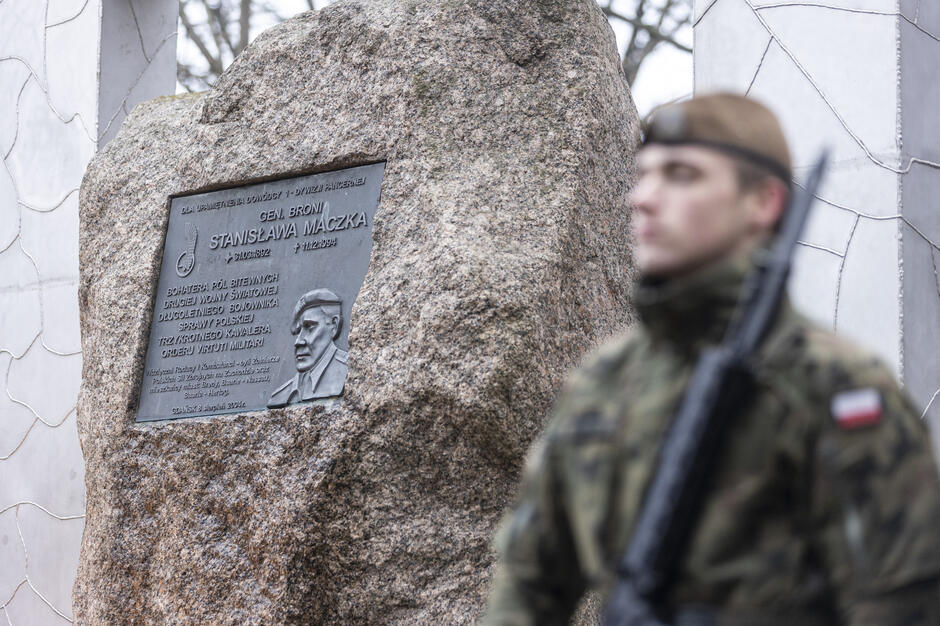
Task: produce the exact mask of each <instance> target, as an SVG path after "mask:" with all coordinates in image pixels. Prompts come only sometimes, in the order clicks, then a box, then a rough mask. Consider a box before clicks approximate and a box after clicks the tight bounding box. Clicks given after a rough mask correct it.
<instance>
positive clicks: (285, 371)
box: [137, 163, 385, 422]
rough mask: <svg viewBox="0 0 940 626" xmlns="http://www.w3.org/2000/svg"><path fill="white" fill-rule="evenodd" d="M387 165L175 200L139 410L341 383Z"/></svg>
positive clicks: (275, 399)
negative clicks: (356, 302)
mask: <svg viewBox="0 0 940 626" xmlns="http://www.w3.org/2000/svg"><path fill="white" fill-rule="evenodd" d="M384 170H385V164H384V163H376V164H373V165H364V166H360V167H353V168H348V169H344V170H337V171H334V172H325V173H322V174H311V175H309V176H300V177H296V178H289V179H283V180H277V181H271V182H267V183H261V184H257V185H249V186H245V187H236V188H231V189H222V190H218V191H211V192H207V193H201V194H194V195H189V196H179V197H176V198H173V199H172V200H171V202H170V217H169V224H168V226H167V234H166V241H165V243H164V248H163V263H162V265H161V268H160V277H159V280H158V282H157V292H156V297H155V300H154V311H153V321H152V323H151V328H150V341H149V343H148V345H147V357H146V361H145V365H144V373H143V378H142V380H141V388H140V401H139V403H138V408H137V421H138V422H147V421H155V420H165V419H178V418H184V417H198V416H205V415H219V414H224V413H241V412H247V411H256V410H262V409H265V408H268V407H270V408H274V407H282V406H285V405H288V404H293V403H295V402H303V401H306V400H312V399H315V398H327V397H332V396H338V395H340V394H342V391H343V385H344V383H345V380H346V359H347V351H348V349H349V313H350V310H351V309H352V305H353V302H354V301H355V299H356V296H357V295H358V294H359V289H360V288H361V287H362V282H363V280H364V279H365V275H366V270H367V269H368V266H369V256H370V253H371V251H372V220H373V218H374V216H375V210H376V207H377V206H378V201H379V193H380V190H381V183H382V175H383V173H384Z"/></svg>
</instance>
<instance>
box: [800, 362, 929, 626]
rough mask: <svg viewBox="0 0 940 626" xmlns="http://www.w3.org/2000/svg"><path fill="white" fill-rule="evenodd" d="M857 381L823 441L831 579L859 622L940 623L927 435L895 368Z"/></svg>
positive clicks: (835, 406)
mask: <svg viewBox="0 0 940 626" xmlns="http://www.w3.org/2000/svg"><path fill="white" fill-rule="evenodd" d="M851 378H852V377H851V376H846V384H845V385H844V386H843V388H842V389H841V390H840V389H838V388H837V390H836V391H835V392H833V393H832V395H831V396H830V397H829V398H828V400H829V402H828V403H827V404H828V406H826V407H825V409H826V410H827V412H828V415H827V416H826V417H825V419H824V423H823V427H822V431H821V433H820V435H819V438H818V441H817V443H816V459H817V467H818V470H819V471H817V472H816V473H815V475H816V478H815V479H814V480H815V484H814V486H813V509H814V512H815V514H816V519H817V520H818V526H817V529H818V533H819V534H818V542H819V546H820V549H821V553H822V554H821V556H822V559H823V561H824V562H825V565H826V569H827V571H828V574H829V579H830V580H829V582H830V584H831V585H832V586H833V588H834V590H835V592H836V594H837V600H838V604H839V607H840V609H841V612H842V614H843V615H844V616H845V622H846V623H847V624H849V625H851V626H898V625H906V624H910V625H911V626H913V625H914V624H940V582H938V581H940V479H938V471H937V465H936V463H935V460H934V458H933V454H932V450H931V446H930V442H929V435H928V432H927V429H926V427H925V425H924V423H923V421H922V420H921V419H920V416H919V415H918V414H917V413H916V411H915V410H914V408H913V406H912V405H911V403H910V402H909V401H908V400H907V398H906V396H905V395H904V394H903V393H902V392H901V391H900V390H899V389H898V388H897V386H896V385H895V383H894V381H893V376H892V375H891V374H890V373H889V372H888V370H887V369H886V368H883V367H882V366H879V367H878V368H877V370H876V373H875V375H873V376H872V375H871V372H868V373H867V374H866V375H865V376H863V377H861V380H851ZM852 385H859V386H858V387H853V386H852Z"/></svg>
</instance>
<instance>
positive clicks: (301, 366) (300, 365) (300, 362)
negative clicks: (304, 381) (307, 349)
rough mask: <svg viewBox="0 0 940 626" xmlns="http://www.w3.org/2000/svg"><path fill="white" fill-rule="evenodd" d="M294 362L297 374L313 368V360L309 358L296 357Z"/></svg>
mask: <svg viewBox="0 0 940 626" xmlns="http://www.w3.org/2000/svg"><path fill="white" fill-rule="evenodd" d="M296 361H297V371H298V372H306V371H307V370H308V369H310V368H311V367H312V366H313V359H312V358H311V357H309V356H302V357H298V358H297V359H296Z"/></svg>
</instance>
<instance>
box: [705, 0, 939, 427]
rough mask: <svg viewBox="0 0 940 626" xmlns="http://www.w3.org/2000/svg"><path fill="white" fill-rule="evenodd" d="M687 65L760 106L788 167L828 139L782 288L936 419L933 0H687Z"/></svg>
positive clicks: (799, 166) (800, 163) (710, 83)
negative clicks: (871, 355)
mask: <svg viewBox="0 0 940 626" xmlns="http://www.w3.org/2000/svg"><path fill="white" fill-rule="evenodd" d="M694 67H695V89H696V92H705V91H712V90H716V89H730V90H734V91H739V92H748V93H750V94H751V95H753V96H755V97H757V98H760V99H761V100H762V101H763V102H765V103H766V104H768V105H769V106H770V107H771V108H773V109H774V111H775V112H776V113H777V114H778V115H779V116H780V118H781V121H782V123H783V125H784V130H785V131H786V133H787V136H788V138H789V139H790V142H791V148H792V150H793V152H794V162H795V166H796V177H797V180H799V179H801V177H802V175H803V174H804V173H805V168H806V167H807V166H809V165H810V163H811V161H812V160H813V159H814V157H815V155H816V153H817V151H818V150H819V148H820V147H821V146H823V145H826V146H829V147H830V148H831V149H832V150H833V165H832V169H831V171H830V173H829V175H828V179H827V181H826V183H825V185H824V188H823V189H822V190H821V193H820V194H819V196H820V200H821V202H818V203H817V205H816V207H815V209H814V211H815V214H814V216H813V217H812V218H811V223H810V225H809V228H808V232H807V233H806V235H805V237H804V240H805V242H804V243H805V245H803V246H802V247H801V249H800V251H799V256H798V258H797V263H796V268H795V275H794V280H793V281H792V283H791V295H792V298H793V300H794V302H795V304H796V305H797V306H798V307H799V308H800V309H802V310H803V311H805V312H807V313H809V314H810V315H811V316H812V317H814V318H815V319H817V320H818V321H820V322H822V323H824V324H827V325H829V326H831V327H833V328H835V329H836V330H837V331H839V332H842V333H845V334H846V335H848V336H851V337H854V338H856V339H858V340H859V341H860V342H862V343H864V344H867V345H868V346H870V347H871V348H873V349H874V350H875V351H876V352H877V353H878V354H879V355H881V357H883V358H884V359H885V360H886V361H887V362H888V363H890V364H891V365H892V366H893V367H894V368H895V370H896V371H897V373H898V375H899V376H900V378H901V379H902V381H903V382H904V384H905V386H906V388H907V389H908V391H909V392H910V393H911V395H912V396H913V397H914V399H915V401H916V403H917V405H918V409H919V410H920V411H923V412H924V413H925V415H928V416H929V417H930V418H931V420H932V422H933V424H934V425H935V426H940V401H933V400H934V398H935V396H936V393H937V390H938V388H940V357H938V354H940V352H938V350H937V348H936V347H935V346H934V345H933V344H934V343H937V342H938V341H940V278H938V272H937V258H938V247H937V246H938V242H940V211H938V210H937V208H936V207H935V204H936V197H937V194H938V192H940V165H938V163H937V162H938V161H940V116H938V115H937V113H936V111H935V109H934V103H936V102H937V95H934V94H937V93H938V91H940V3H937V2H934V1H927V0H923V1H921V0H900V1H899V0H695V62H694ZM938 95H940V94H938ZM935 431H937V432H940V428H935Z"/></svg>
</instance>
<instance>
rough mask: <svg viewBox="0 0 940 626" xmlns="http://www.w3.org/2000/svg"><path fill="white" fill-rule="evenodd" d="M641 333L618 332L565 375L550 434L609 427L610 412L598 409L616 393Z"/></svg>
mask: <svg viewBox="0 0 940 626" xmlns="http://www.w3.org/2000/svg"><path fill="white" fill-rule="evenodd" d="M642 341H643V335H642V333H641V332H639V331H638V330H637V329H630V330H628V331H625V332H622V333H619V334H617V335H615V336H614V337H612V338H610V339H608V340H606V341H605V342H603V343H602V344H601V345H600V346H599V347H597V348H596V349H594V350H593V351H591V352H590V353H589V354H588V355H587V356H586V357H585V359H584V361H583V362H582V364H581V366H580V367H578V368H577V369H575V370H574V371H573V372H572V373H571V374H570V375H569V377H568V380H567V381H566V383H565V386H564V387H563V389H562V392H561V395H560V397H559V399H558V401H557V403H556V405H555V410H554V412H553V415H552V420H551V423H550V424H549V428H548V433H549V438H550V439H552V440H555V439H556V438H557V437H561V438H562V439H566V438H567V435H569V434H571V433H572V432H575V433H578V434H583V433H584V432H586V431H585V429H587V430H588V431H591V432H595V431H596V432H598V433H599V432H601V431H603V430H604V429H610V428H612V426H613V424H612V423H608V422H610V419H609V416H606V412H605V411H602V410H600V409H601V408H602V407H603V405H604V404H605V402H606V401H607V400H608V399H609V398H610V397H611V396H612V395H613V394H614V393H615V390H616V388H617V384H618V383H617V381H618V380H619V379H620V378H621V375H622V372H623V369H624V368H625V367H628V366H629V364H630V363H631V361H632V360H633V359H634V354H635V353H636V351H637V347H638V346H639V345H640V344H641V343H642Z"/></svg>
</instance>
